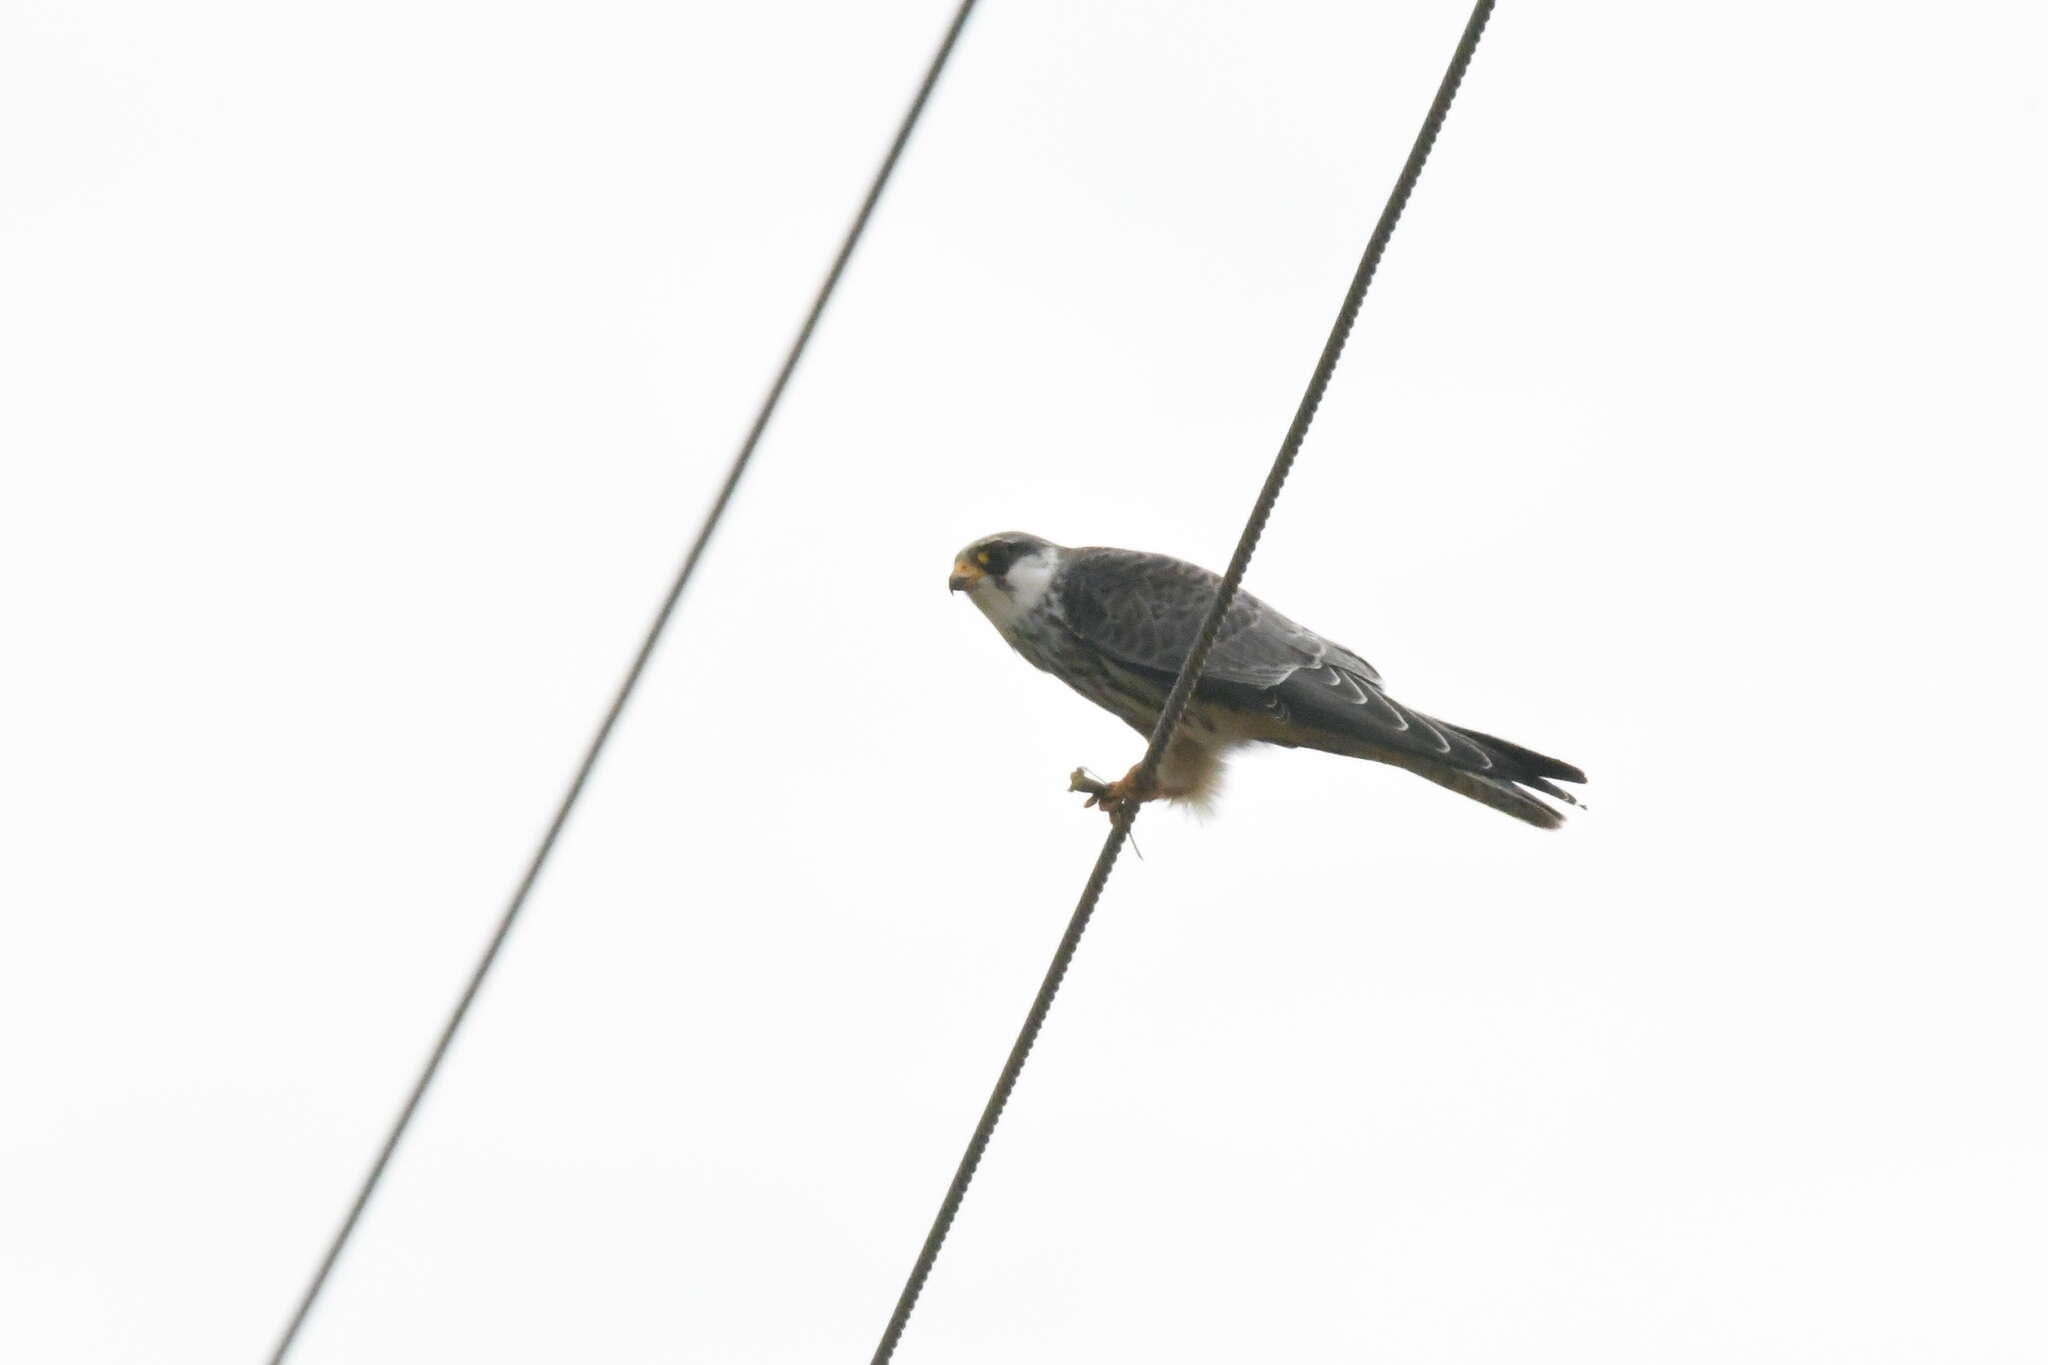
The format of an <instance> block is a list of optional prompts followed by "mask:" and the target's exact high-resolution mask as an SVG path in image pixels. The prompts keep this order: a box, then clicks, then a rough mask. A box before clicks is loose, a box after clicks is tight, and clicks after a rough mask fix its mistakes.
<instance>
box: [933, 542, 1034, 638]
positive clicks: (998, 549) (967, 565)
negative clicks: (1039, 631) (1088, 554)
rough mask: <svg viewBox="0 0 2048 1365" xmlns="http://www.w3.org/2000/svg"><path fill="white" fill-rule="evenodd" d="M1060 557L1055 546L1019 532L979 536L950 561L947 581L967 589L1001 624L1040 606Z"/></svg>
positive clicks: (989, 616)
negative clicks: (951, 574) (950, 570)
mask: <svg viewBox="0 0 2048 1365" xmlns="http://www.w3.org/2000/svg"><path fill="white" fill-rule="evenodd" d="M1059 559H1060V547H1059V546H1057V545H1055V544H1053V543H1052V542H1051V541H1049V540H1044V539H1041V538H1040V537H1038V536H1034V535H1027V534H1026V533H1024V532H1023V531H1004V532H1003V533H1002V534H1000V535H993V536H983V537H982V538H981V539H980V540H977V541H975V542H974V543H973V544H972V545H969V546H968V547H967V548H966V549H964V550H962V551H961V552H960V554H959V557H958V558H957V559H955V560H954V561H953V576H952V577H951V578H949V579H947V580H946V586H947V587H948V588H950V589H952V590H953V591H954V592H964V593H966V594H967V595H968V597H969V598H971V599H972V600H973V602H974V605H975V606H977V607H980V608H981V610H982V612H983V614H984V615H986V616H987V617H988V618H989V620H991V621H994V622H995V623H996V625H997V627H998V628H1003V627H1007V626H1008V625H1009V624H1010V623H1011V622H1013V621H1014V620H1015V619H1016V618H1017V617H1019V616H1021V615H1023V614H1025V613H1026V612H1029V611H1032V610H1034V609H1035V608H1036V607H1037V606H1038V604H1039V601H1040V600H1041V599H1042V598H1044V596H1045V590H1046V588H1047V587H1048V586H1049V585H1050V584H1051V582H1052V575H1053V571H1054V570H1055V569H1057V568H1058V567H1059Z"/></svg>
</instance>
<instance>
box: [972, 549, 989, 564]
mask: <svg viewBox="0 0 2048 1365" xmlns="http://www.w3.org/2000/svg"><path fill="white" fill-rule="evenodd" d="M974 562H975V563H977V564H984V565H985V564H987V563H988V551H987V550H983V551H981V552H980V553H978V554H976V555H975V556H974Z"/></svg>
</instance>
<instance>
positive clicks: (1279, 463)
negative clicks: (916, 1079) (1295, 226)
mask: <svg viewBox="0 0 2048 1365" xmlns="http://www.w3.org/2000/svg"><path fill="white" fill-rule="evenodd" d="M1493 4H1494V0H1478V3H1477V4H1475V5H1474V6H1473V7H1472V17H1471V18H1470V19H1469V20H1467V21H1466V24H1465V31H1464V33H1463V35H1462V36H1461V37H1460V38H1459V39H1458V46H1457V49H1456V51H1454V52H1453V53H1452V55H1451V63H1450V67H1449V69H1448V70H1446V71H1445V72H1444V78H1443V82H1442V84H1440V85H1439V86H1438V87H1437V92H1436V98H1435V99H1434V100H1432V101H1431V102H1430V106H1429V113H1428V114H1427V115H1426V116H1425V117H1424V118H1423V120H1422V128H1421V131H1419V132H1418V133H1416V135H1415V144H1414V146H1413V147H1412V148H1410V149H1409V152H1408V160H1407V161H1406V162H1405V163H1404V164H1403V165H1402V167H1401V174H1400V177H1399V178H1398V179H1396V180H1395V182H1394V189H1393V192H1392V193H1391V194H1389V195H1388V196H1387V204H1386V207H1385V208H1384V209H1382V210H1381V211H1380V218H1379V222H1378V224H1377V225H1376V226H1375V227H1374V228H1373V231H1372V237H1371V238H1370V240H1368V241H1367V243H1366V247H1365V255H1364V256H1363V257H1362V258H1361V259H1360V260H1359V262H1358V270H1357V272H1356V273H1355V274H1354V275H1353V276H1352V279H1351V288H1350V289H1349V290H1347V291H1346V292H1345V295H1344V303H1343V306H1342V307H1340V308H1339V309H1338V310H1337V320H1336V322H1335V324H1333V325H1332V326H1331V328H1330V336H1329V340H1328V341H1326V342H1324V343H1323V353H1322V356H1321V358H1320V359H1318V360H1317V361H1316V367H1315V372H1314V373H1313V374H1312V375H1310V377H1309V382H1308V389H1307V391H1306V392H1304V393H1303V394H1302V396H1301V403H1300V405H1299V406H1298V407H1297V408H1296V409H1295V412H1294V421H1293V422H1292V423H1290V424H1289V425H1288V428H1287V435H1286V438H1285V439H1284V440H1282V441H1281V443H1280V452H1279V454H1277V455H1275V456H1274V457H1273V468H1272V471H1271V472H1270V473H1268V474H1267V475H1266V482H1265V486H1264V487H1262V488H1261V489H1260V490H1259V497H1258V501H1257V502H1256V503H1254V504H1253V506H1252V512H1251V516H1250V518H1249V519H1247V520H1246V522H1245V526H1244V533H1243V534H1242V535H1241V536H1239V537H1238V541H1237V549H1236V551H1235V552H1234V553H1233V554H1232V555H1231V557H1230V567H1229V569H1228V570H1227V571H1226V572H1225V573H1224V575H1223V580H1222V582H1221V583H1220V584H1219V585H1218V586H1217V589H1216V597H1215V600H1214V601H1212V602H1211V603H1210V605H1209V614H1208V616H1206V617H1205V618H1204V619H1203V621H1202V629H1201V633H1200V634H1199V635H1197V636H1196V638H1195V644H1194V648H1193V649H1191V650H1190V651H1189V652H1188V657H1187V660H1186V661H1185V662H1184V663H1183V664H1182V665H1181V670H1180V676H1179V677H1178V678H1176V679H1174V684H1173V690H1172V691H1170V692H1168V693H1167V695H1166V701H1165V704H1164V705H1163V707H1162V708H1161V710H1160V713H1159V721H1158V723H1157V724H1156V725H1154V726H1153V727H1152V738H1151V741H1150V742H1149V743H1148V744H1147V745H1146V746H1145V757H1144V759H1143V760H1142V761H1141V762H1140V763H1139V765H1138V769H1137V774H1136V777H1135V782H1136V786H1137V789H1138V790H1139V791H1144V790H1146V789H1148V788H1149V787H1150V786H1151V785H1152V781H1153V779H1154V778H1156V777H1157V776H1158V773H1159V764H1160V760H1161V759H1162V758H1163V757H1164V755H1165V753H1166V749H1167V746H1168V745H1169V744H1171V743H1172V741H1173V736H1174V732H1175V731H1176V730H1177V729H1179V727H1180V722H1181V717H1182V716H1183V715H1185V714H1186V712H1187V708H1188V702H1189V700H1190V698H1192V697H1193V695H1194V690H1195V683H1196V680H1197V679H1199V678H1200V677H1201V674H1202V667H1203V665H1204V664H1205V663H1207V662H1208V658H1209V650H1210V648H1211V647H1212V646H1213V645H1214V644H1215V643H1216V636H1217V633H1218V632H1219V631H1220V630H1221V629H1222V627H1223V618H1224V614H1225V613H1226V612H1228V611H1229V610H1230V603H1231V599H1232V598H1233V597H1235V596H1236V594H1237V589H1238V585H1239V584H1240V583H1242V582H1243V581H1244V573H1245V568H1246V566H1247V565H1249V564H1250V563H1251V558H1252V551H1253V550H1255V549H1257V548H1258V544H1259V537H1260V536H1261V535H1262V534H1264V532H1265V529H1266V521H1267V519H1268V518H1269V517H1270V516H1271V515H1272V513H1273V505H1274V504H1275V503H1277V502H1278V501H1279V500H1280V489H1281V487H1282V485H1284V484H1285V483H1286V482H1287V475H1288V472H1289V471H1290V470H1291V469H1292V468H1293V467H1294V458H1295V456H1296V455H1297V454H1299V453H1300V451H1301V444H1302V441H1303V439H1304V438H1306V437H1307V435H1308V428H1309V423H1311V422H1313V421H1314V420H1315V415H1316V409H1317V408H1318V407H1320V406H1321V404H1322V401H1323V394H1324V392H1325V391H1326V390H1327V389H1328V388H1329V387H1330V376H1331V375H1332V374H1334V373H1335V372H1336V369H1337V360H1338V358H1339V357H1340V356H1342V355H1343V353H1344V343H1345V341H1346V340H1348V339H1349V338H1350V335H1351V327H1352V324H1353V323H1354V322H1356V321H1357V318H1358V310H1359V307H1360V305H1361V304H1363V303H1364V302H1365V291H1366V290H1367V289H1368V288H1370V287H1371V285H1372V278H1373V275H1374V273H1375V272H1377V271H1378V269H1379V264H1380V257H1382V256H1383V255H1385V254H1386V250H1387V242H1388V241H1389V240H1390V239H1391V238H1392V237H1393V235H1394V227H1395V225H1396V224H1398V223H1399V222H1400V221H1401V213H1402V210H1403V209H1405V208H1406V207H1407V206H1408V197H1409V195H1410V194H1412V193H1414V190H1415V182H1416V181H1417V180H1418V179H1420V178H1421V176H1422V166H1423V163H1424V162H1426V161H1427V160H1428V159H1429V152H1430V148H1431V147H1433V146H1435V145H1436V137H1437V133H1438V131H1439V130H1441V129H1442V127H1443V123H1444V116H1445V115H1446V114H1448V113H1449V112H1450V108H1451V100H1452V99H1453V98H1454V97H1455V96H1456V95H1457V93H1458V85H1459V83H1460V82H1461V81H1463V80H1464V78H1465V68H1466V67H1467V66H1469V65H1470V64H1471V61H1472V53H1473V50H1474V49H1475V48H1477V47H1478V46H1479V35H1480V34H1481V33H1483V32H1484V31H1485V30H1486V21H1487V19H1488V18H1490V17H1491V16H1492V14H1493ZM1136 818H1137V807H1136V806H1135V805H1132V804H1128V803H1127V804H1124V805H1121V806H1119V807H1118V808H1117V810H1116V811H1115V813H1114V814H1113V815H1111V817H1110V829H1109V837H1108V838H1106V839H1105V840H1104V841H1103V844H1102V852H1101V853H1099V854H1097V855H1096V858H1095V868H1094V870H1093V871H1091V872H1090V873H1089V874H1088V884H1087V885H1086V886H1085V887H1084V888H1082V891H1081V900H1080V903H1079V904H1077V905H1076V906H1075V907H1074V914H1073V918H1072V919H1070V920H1069V921H1068V922H1067V932H1066V934H1065V935H1064V936H1062V937H1061V939H1060V945H1059V947H1058V949H1056V950H1055V951H1054V953H1053V957H1052V965H1051V966H1050V967H1048V968H1047V969H1046V973H1045V980H1044V982H1043V983H1042V984H1041V985H1040V986H1039V988H1038V995H1037V998H1035V999H1034V1000H1033V1001H1032V1002H1031V1009H1030V1012H1029V1013H1027V1014H1026V1015H1025V1016H1024V1027H1023V1028H1022V1029H1021V1030H1020V1031H1019V1032H1018V1034H1017V1041H1016V1042H1015V1043H1014V1044H1013V1045H1012V1046H1011V1048H1010V1056H1009V1059H1008V1060H1007V1061H1005V1062H1004V1063H1003V1070H1002V1074H1001V1075H1000V1076H998V1077H997V1079H996V1086H995V1090H994V1092H993V1093H991V1094H990V1095H989V1098H988V1104H987V1105H986V1106H985V1107H984V1108H983V1109H982V1111H981V1121H980V1122H979V1123H977V1124H976V1125H975V1128H974V1135H973V1137H971V1138H970V1139H969V1140H968V1143H967V1151H966V1153H965V1154H964V1155H962V1156H961V1158H960V1165H959V1168H958V1169H957V1170H956V1171H954V1173H953V1183H952V1184H951V1185H950V1186H948V1187H947V1189H946V1197H945V1199H944V1200H943V1201H941V1203H940V1204H939V1212H938V1216H937V1217H935V1218H934V1219H933V1220H932V1226H931V1231H930V1232H929V1233H928V1234H927V1235H926V1236H925V1240H924V1247H923V1248H922V1249H921V1250H920V1251H919V1252H918V1255H917V1263H916V1264H915V1265H914V1266H912V1267H911V1270H910V1277H909V1279H908V1280H906V1281H905V1282H904V1285H903V1292H902V1294H901V1295H899V1296H898V1298H897V1300H896V1311H895V1312H894V1313H892V1314H891V1315H890V1317H889V1325H888V1327H887V1328H886V1329H884V1330H883V1332H882V1341H881V1344H880V1345H879V1346H877V1347H876V1348H875V1354H874V1357H873V1363H872V1365H885V1362H887V1361H888V1360H889V1359H890V1357H891V1356H893V1355H894V1354H895V1353H896V1346H897V1343H898V1342H899V1341H901V1340H902V1337H903V1328H904V1325H905V1324H906V1323H908V1322H909V1321H910V1313H911V1310H912V1309H913V1308H915V1307H916V1306H917V1297H918V1295H919V1294H920V1293H921V1292H922V1291H923V1289H924V1284H925V1280H926V1279H927V1278H929V1277H930V1275H931V1271H932V1265H933V1263H934V1262H936V1261H937V1260H938V1257H939V1248H940V1247H941V1246H942V1245H944V1243H945V1240H946V1233H947V1232H948V1231H949V1230H950V1229H951V1228H952V1226H953V1219H954V1217H955V1216H956V1215H957V1214H958V1213H959V1212H960V1204H961V1201H962V1200H964V1199H965V1198H966V1197H967V1186H968V1184H969V1182H971V1181H972V1180H973V1179H974V1172H975V1168H976V1167H978V1166H979V1165H980V1164H981V1158H982V1155H983V1153H985V1152H986V1151H987V1150H988V1144H989V1139H990V1137H991V1136H993V1134H994V1133H995V1128H996V1123H997V1122H998V1121H999V1120H1000V1119H1001V1118H1002V1114H1003V1107H1004V1106H1005V1105H1006V1104H1008V1103H1009V1099H1010V1092H1011V1091H1012V1090H1014V1089H1016V1086H1017V1078H1018V1076H1019V1075H1021V1074H1022V1073H1023V1070H1024V1063H1025V1060H1026V1059H1027V1058H1029V1057H1030V1055H1031V1048H1032V1045H1033V1044H1034V1043H1036V1042H1037V1041H1038V1033H1039V1030H1040V1029H1041V1028H1043V1027H1044V1026H1045V1017H1046V1015H1047V1014H1048V1013H1050V1012H1051V1010H1052V1002H1053V997H1054V996H1055V995H1057V994H1058V993H1059V988H1060V982H1061V981H1062V980H1063V979H1065V977H1066V974H1067V968H1068V966H1069V965H1071V964H1072V962H1073V960H1074V953H1075V950H1076V949H1078V948H1079V947H1080V945H1081V935H1082V934H1083V933H1085V932H1086V931H1087V928H1088V920H1089V918H1090V917H1091V916H1092V915H1093V914H1094V913H1095V903H1096V901H1097V900H1099V899H1100V898H1101V896H1102V889H1103V887H1104V886H1105V885H1107V884H1108V882H1109V874H1110V870H1111V869H1112V868H1114V867H1115V866H1116V860H1117V855H1118V854H1119V853H1121V852H1122V851H1123V846H1124V844H1125V843H1126V842H1127V841H1128V840H1129V838H1130V834H1131V822H1132V821H1133V820H1135V819H1136Z"/></svg>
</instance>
